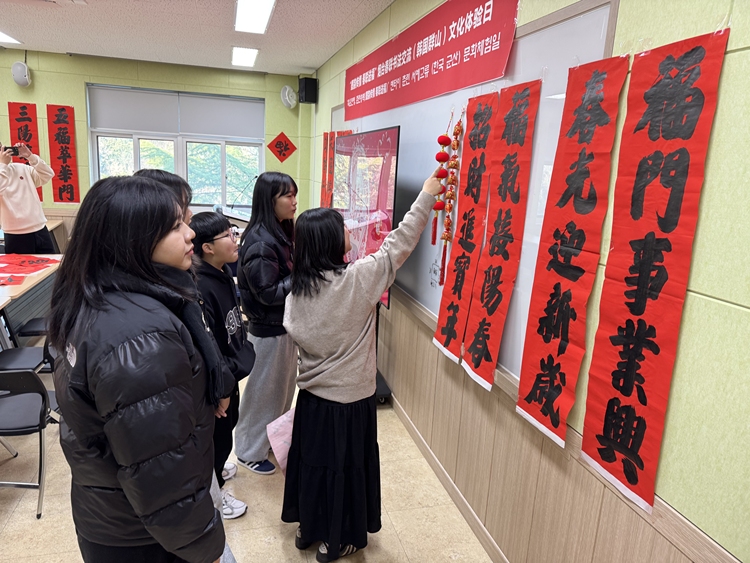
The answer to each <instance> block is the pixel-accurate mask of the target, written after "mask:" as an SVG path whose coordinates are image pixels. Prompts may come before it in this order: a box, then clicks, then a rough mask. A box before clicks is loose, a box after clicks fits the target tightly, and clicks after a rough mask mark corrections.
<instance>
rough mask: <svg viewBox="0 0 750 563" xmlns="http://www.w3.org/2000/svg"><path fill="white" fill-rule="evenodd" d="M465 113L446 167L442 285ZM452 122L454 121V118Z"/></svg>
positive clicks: (462, 112) (441, 262)
mask: <svg viewBox="0 0 750 563" xmlns="http://www.w3.org/2000/svg"><path fill="white" fill-rule="evenodd" d="M465 111H466V108H465V107H464V108H463V110H462V111H461V115H460V116H459V118H458V122H456V125H455V127H453V140H452V141H451V143H450V146H451V149H452V150H453V154H452V155H451V156H450V158H449V159H448V164H447V165H446V167H447V168H448V177H447V179H446V182H445V183H446V188H447V190H446V192H445V194H444V195H443V201H444V202H445V206H444V208H445V219H444V220H443V227H444V228H445V230H444V231H443V234H442V235H441V236H440V240H442V241H443V253H442V258H441V260H440V281H439V283H440V285H443V284H444V283H445V260H446V257H447V254H448V244H449V243H451V242H453V219H452V218H451V213H452V212H453V203H454V202H455V201H456V188H457V187H458V175H457V174H456V172H457V171H458V169H459V162H458V149H459V148H460V146H461V135H462V134H463V132H464V126H463V123H462V121H461V120H462V118H463V116H464V112H465ZM451 121H453V117H452V116H451ZM449 127H450V126H449Z"/></svg>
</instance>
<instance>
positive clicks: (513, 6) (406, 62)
mask: <svg viewBox="0 0 750 563" xmlns="http://www.w3.org/2000/svg"><path fill="white" fill-rule="evenodd" d="M517 13H518V2H517V1H516V0H448V1H447V2H445V3H443V4H441V5H440V6H438V7H437V8H435V9H434V10H433V11H432V12H430V13H429V14H427V15H426V16H424V17H423V18H422V19H420V20H419V21H417V22H415V23H413V24H412V25H411V26H409V27H408V28H406V29H405V30H404V31H402V32H401V33H400V34H398V35H397V36H395V37H394V38H393V39H391V40H390V41H388V42H387V43H386V44H385V45H383V46H382V47H380V48H378V49H377V50H376V51H374V52H372V53H371V54H369V55H368V56H367V57H365V58H364V59H363V60H362V61H361V62H359V63H357V64H355V65H352V66H351V67H349V68H348V69H346V84H345V85H344V108H345V109H344V113H345V115H346V120H347V121H349V120H351V119H355V118H357V117H364V116H366V115H371V114H373V113H378V112H381V111H386V110H389V109H393V108H396V107H401V106H405V105H407V104H412V103H414V102H418V101H421V100H427V99H429V98H434V97H436V96H440V95H442V94H445V93H446V92H455V91H456V90H461V89H462V88H466V87H468V86H473V85H474V84H480V83H482V82H487V81H489V80H492V79H494V78H499V77H501V76H503V75H504V74H505V66H506V64H507V63H508V56H509V54H510V49H511V46H512V45H513V37H514V35H515V32H516V15H517Z"/></svg>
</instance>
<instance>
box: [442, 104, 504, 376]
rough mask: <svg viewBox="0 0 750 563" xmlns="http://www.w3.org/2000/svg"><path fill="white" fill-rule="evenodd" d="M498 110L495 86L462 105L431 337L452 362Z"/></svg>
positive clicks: (483, 216) (472, 270) (475, 254)
mask: <svg viewBox="0 0 750 563" xmlns="http://www.w3.org/2000/svg"><path fill="white" fill-rule="evenodd" d="M498 111H499V103H498V97H497V93H496V92H493V93H490V94H484V95H483V96H477V97H476V98H471V99H470V100H469V104H468V106H467V108H466V130H465V133H464V140H463V145H462V151H461V169H460V174H459V176H460V180H459V190H458V193H457V194H456V197H457V200H456V207H457V212H456V218H457V227H456V231H455V237H454V239H453V244H452V245H451V254H450V259H449V261H448V264H447V269H448V271H447V274H446V280H445V285H444V286H443V294H442V297H441V300H440V311H439V312H438V324H437V330H436V331H435V335H434V338H433V339H432V341H433V342H434V343H435V345H436V346H437V347H438V348H440V350H442V351H443V353H444V354H445V355H446V356H448V357H449V358H450V359H452V360H453V361H454V362H458V360H459V358H460V357H461V344H462V343H463V341H464V331H465V330H466V320H467V319H468V317H469V305H470V304H471V292H472V288H473V287H474V277H475V276H476V272H477V263H478V262H479V254H480V251H481V250H482V240H483V238H484V228H485V225H486V223H487V194H488V192H489V190H490V182H491V181H492V180H493V179H494V178H495V177H499V176H500V173H499V170H498V168H499V166H500V161H499V159H494V160H493V157H492V155H493V154H495V153H496V152H497V151H496V150H494V149H495V147H494V145H493V143H494V142H495V140H496V139H495V134H494V130H495V128H496V127H498V126H499V125H498V123H499V122H500V121H499V119H498V117H497V116H498ZM498 139H499V138H498ZM493 163H494V168H493Z"/></svg>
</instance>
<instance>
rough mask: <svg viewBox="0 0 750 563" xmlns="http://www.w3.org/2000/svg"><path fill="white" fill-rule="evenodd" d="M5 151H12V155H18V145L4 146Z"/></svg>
mask: <svg viewBox="0 0 750 563" xmlns="http://www.w3.org/2000/svg"><path fill="white" fill-rule="evenodd" d="M3 150H4V151H10V154H11V155H12V156H18V147H3Z"/></svg>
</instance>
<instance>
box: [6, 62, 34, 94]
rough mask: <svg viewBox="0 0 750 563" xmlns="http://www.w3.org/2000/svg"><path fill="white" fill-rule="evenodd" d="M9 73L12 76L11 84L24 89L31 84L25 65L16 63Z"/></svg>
mask: <svg viewBox="0 0 750 563" xmlns="http://www.w3.org/2000/svg"><path fill="white" fill-rule="evenodd" d="M10 73H11V74H12V75H13V82H15V83H16V84H18V85H19V86H23V87H24V88H25V87H26V86H28V85H30V84H31V71H30V70H29V67H28V66H26V63H22V62H21V61H17V62H15V63H13V65H12V66H11V67H10Z"/></svg>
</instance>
